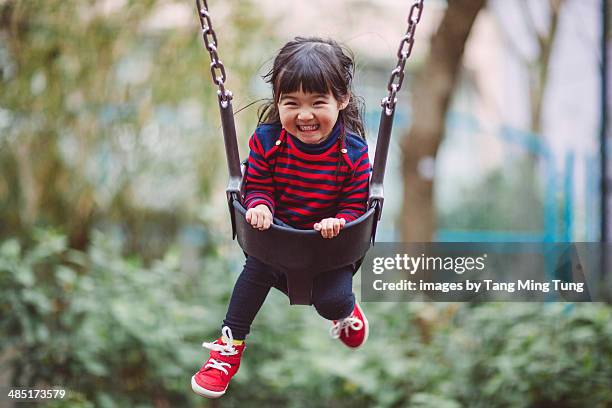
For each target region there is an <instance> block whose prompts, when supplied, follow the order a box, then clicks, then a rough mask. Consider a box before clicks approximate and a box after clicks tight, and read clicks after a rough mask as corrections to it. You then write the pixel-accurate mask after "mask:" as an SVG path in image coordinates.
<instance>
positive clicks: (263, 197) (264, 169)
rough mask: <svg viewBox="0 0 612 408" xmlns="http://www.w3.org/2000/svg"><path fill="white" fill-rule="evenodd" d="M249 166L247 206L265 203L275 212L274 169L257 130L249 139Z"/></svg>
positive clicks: (246, 194) (247, 174) (246, 192)
mask: <svg viewBox="0 0 612 408" xmlns="http://www.w3.org/2000/svg"><path fill="white" fill-rule="evenodd" d="M249 148H250V149H251V151H250V153H249V160H248V168H247V173H246V191H245V199H244V205H245V208H247V209H249V208H253V207H256V206H258V205H259V204H265V205H267V206H268V208H270V211H271V212H272V213H274V181H273V180H272V169H271V168H270V165H269V163H268V162H267V160H266V158H265V150H264V148H263V145H262V143H261V140H260V138H259V136H258V135H257V132H255V133H253V136H251V139H250V140H249Z"/></svg>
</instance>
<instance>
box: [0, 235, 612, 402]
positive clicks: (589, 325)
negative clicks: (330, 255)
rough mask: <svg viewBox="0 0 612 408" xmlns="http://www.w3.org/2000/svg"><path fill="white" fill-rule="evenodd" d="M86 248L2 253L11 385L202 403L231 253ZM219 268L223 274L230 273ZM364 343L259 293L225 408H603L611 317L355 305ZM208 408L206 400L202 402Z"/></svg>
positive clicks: (589, 311)
mask: <svg viewBox="0 0 612 408" xmlns="http://www.w3.org/2000/svg"><path fill="white" fill-rule="evenodd" d="M93 237H94V238H93V241H92V245H91V247H90V249H89V250H88V251H87V252H79V251H74V250H69V249H67V247H66V239H65V237H63V236H61V235H58V234H55V233H53V232H49V231H41V232H39V233H38V234H37V238H36V243H35V245H34V246H33V247H31V248H28V249H24V248H22V246H21V245H20V244H19V243H18V242H16V241H15V240H9V241H6V242H4V243H2V244H1V245H0V315H1V320H0V331H1V332H2V333H3V336H2V338H1V339H0V355H1V356H2V357H1V360H2V361H3V365H4V367H3V368H4V369H3V372H5V373H6V372H9V373H10V374H11V382H12V385H14V386H34V385H36V386H37V387H41V386H50V385H56V386H60V387H63V388H66V389H67V390H69V391H70V397H69V401H70V402H69V403H66V401H64V402H57V403H56V404H55V406H66V405H70V406H80V407H92V406H96V407H98V406H103V407H104V406H126V407H133V406H143V407H144V406H202V404H204V405H205V406H210V405H215V403H212V402H211V401H209V400H204V399H201V398H199V397H197V396H195V395H194V394H193V393H192V392H191V390H190V386H189V378H190V376H191V375H192V374H193V372H194V371H195V370H196V369H197V368H198V366H199V365H200V364H202V362H203V361H204V358H205V356H206V352H205V350H203V349H201V348H200V343H201V342H202V341H203V340H212V339H214V338H216V337H217V336H218V334H219V329H220V322H221V320H222V318H223V316H224V313H225V309H226V307H227V301H228V299H229V296H230V293H231V290H232V286H233V281H234V280H235V278H236V276H237V274H238V272H239V269H240V268H239V265H238V262H241V257H240V256H238V255H240V252H239V250H237V249H236V250H234V249H232V250H231V251H230V252H229V253H230V254H235V255H236V258H235V259H234V258H231V259H224V257H221V255H220V252H219V253H217V252H215V251H208V252H207V253H206V254H203V255H202V258H201V260H200V262H199V264H200V266H201V275H198V276H190V275H189V274H187V273H185V271H184V270H183V268H182V267H181V264H182V263H181V262H182V260H181V254H180V253H179V251H178V250H176V249H172V250H170V251H169V252H168V253H167V254H166V256H165V257H164V258H163V259H161V260H158V261H156V262H154V263H152V264H151V265H149V266H144V265H143V264H142V263H141V262H140V261H139V260H138V258H135V257H125V256H122V255H121V248H120V246H119V245H118V243H117V242H116V241H115V240H113V239H110V238H109V237H107V236H105V235H103V234H100V233H97V234H94V236H93ZM230 271H231V272H230ZM364 308H365V311H366V313H367V314H368V317H369V320H370V324H371V334H370V339H369V341H368V343H367V345H366V346H364V347H363V348H362V349H360V350H358V351H355V350H348V349H345V348H343V346H342V345H341V344H339V342H337V341H334V340H332V339H330V338H329V336H328V335H327V330H328V329H329V323H328V322H326V321H324V320H323V319H321V318H320V317H318V315H317V314H316V312H315V311H314V310H313V309H312V308H307V307H289V305H288V301H287V299H286V297H284V295H282V294H279V293H278V292H275V291H273V292H272V293H271V295H270V296H269V297H268V299H267V301H266V303H265V304H264V306H263V308H262V310H261V312H260V313H259V315H258V316H257V319H256V320H255V323H254V326H253V329H252V334H251V336H250V337H249V339H248V342H247V343H248V347H247V350H246V351H245V356H244V359H243V364H242V366H241V368H240V372H239V374H238V375H237V377H236V378H235V380H233V382H232V384H231V386H230V390H229V392H228V394H227V395H226V396H225V397H224V398H223V399H222V400H220V401H219V404H220V405H222V406H226V407H239V406H240V407H244V406H254V405H257V404H259V405H262V406H278V407H326V406H339V407H353V408H356V407H370V406H376V407H404V406H411V407H448V408H454V407H462V406H470V407H471V406H475V407H490V406H491V407H506V406H508V407H510V406H512V407H514V406H561V407H579V406H580V407H582V406H594V407H604V406H610V405H611V404H612V388H611V387H610V381H611V379H612V342H611V341H610V339H612V311H611V309H610V307H609V306H607V305H603V304H576V305H574V304H523V303H504V304H502V303H498V304H496V303H490V304H483V305H479V306H470V305H466V304H427V303H367V304H365V305H364ZM215 406H216V405H215Z"/></svg>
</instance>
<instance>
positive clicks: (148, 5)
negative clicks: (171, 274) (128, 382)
mask: <svg viewBox="0 0 612 408" xmlns="http://www.w3.org/2000/svg"><path fill="white" fill-rule="evenodd" d="M211 6H212V7H213V10H212V11H213V12H217V15H220V16H221V18H218V19H217V24H218V27H217V29H218V31H220V35H219V38H220V41H221V45H220V54H221V56H222V58H224V62H225V63H226V65H228V66H231V70H230V72H229V80H230V82H229V84H230V86H231V87H232V88H231V89H232V90H234V91H235V92H236V93H239V92H240V91H241V90H243V89H245V88H246V87H248V85H249V84H248V81H249V79H250V77H251V75H252V72H253V71H255V70H256V67H255V66H254V65H255V63H257V61H249V59H248V58H244V57H243V55H244V53H242V54H241V52H240V51H241V50H242V51H244V50H245V48H246V49H248V50H250V49H251V48H252V47H248V45H249V44H248V43H246V42H245V41H244V38H248V37H249V36H252V35H257V32H258V30H264V28H262V27H261V24H258V21H259V14H258V11H257V9H256V8H254V7H253V5H252V3H251V2H240V3H239V4H235V3H232V4H229V3H225V2H223V3H219V2H217V3H216V4H212V5H211ZM186 22H188V24H187V23H186ZM222 25H225V27H223V28H221V27H222ZM226 27H231V34H232V35H226V34H229V33H228V32H229V31H230V30H227V28H226ZM219 29H220V30H219ZM197 32H198V21H197V17H196V13H195V10H194V9H193V5H192V4H189V5H185V4H179V3H171V2H166V1H161V0H148V1H143V2H111V1H102V2H94V3H92V2H89V1H85V0H67V1H58V0H50V1H47V2H44V3H39V2H34V1H15V0H8V1H4V2H1V3H0V38H1V39H2V40H1V41H0V86H1V88H2V92H1V93H0V213H1V214H2V223H1V224H0V237H2V236H4V237H6V236H18V237H27V236H28V235H29V231H31V228H32V227H33V226H41V225H47V226H53V227H55V228H59V229H61V230H63V231H64V232H65V233H66V234H67V235H68V237H69V243H70V246H71V247H73V248H84V247H86V246H87V243H88V241H89V234H90V230H91V226H92V225H94V224H95V223H102V224H105V223H106V224H108V223H110V224H120V225H121V226H122V230H123V232H124V234H125V235H126V247H127V251H128V252H133V251H146V250H147V248H150V247H151V246H150V245H148V244H147V243H146V242H145V243H143V240H144V241H146V240H148V239H150V238H152V237H161V238H160V239H166V240H171V239H173V237H174V233H173V232H174V231H175V230H176V228H177V225H178V224H179V223H180V222H181V220H183V219H185V218H186V217H187V218H189V217H192V218H193V217H194V215H195V214H196V213H197V212H198V211H199V210H200V208H199V207H200V206H201V204H202V201H201V198H202V196H206V198H208V195H210V193H211V189H212V188H213V186H214V185H215V183H216V181H215V180H216V175H217V169H219V170H221V171H222V170H223V167H222V166H219V164H220V162H221V160H222V159H221V156H220V155H219V154H218V152H219V151H220V143H219V142H218V140H219V138H218V133H219V132H218V119H217V115H218V112H217V106H216V98H215V97H214V95H215V91H214V90H213V89H212V82H211V79H210V74H209V69H208V66H209V61H208V54H207V53H206V52H205V51H204V50H203V48H202V41H201V38H200V36H198V35H196V33H197ZM268 37H269V36H268ZM232 51H236V52H232ZM251 52H254V50H251ZM143 197H145V198H146V199H145V198H143ZM151 225H158V227H155V230H154V231H152V230H151V228H149V227H150V226H151ZM164 242H165V241H164ZM161 246H162V247H163V245H161ZM156 253H157V254H159V253H163V248H160V250H157V251H156Z"/></svg>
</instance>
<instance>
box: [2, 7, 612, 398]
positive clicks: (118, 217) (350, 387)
mask: <svg viewBox="0 0 612 408" xmlns="http://www.w3.org/2000/svg"><path fill="white" fill-rule="evenodd" d="M604 2H605V0H529V1H527V0H488V1H486V0H449V1H444V0H426V1H425V12H424V15H423V19H422V21H421V23H420V25H419V27H418V28H417V38H416V45H415V47H414V52H413V55H412V57H411V59H410V60H409V63H408V65H407V70H408V72H407V76H406V79H405V80H404V85H403V88H402V91H401V92H400V95H399V102H398V104H399V105H398V110H397V113H396V118H395V125H394V131H393V136H392V144H391V148H390V155H389V163H388V166H387V173H386V180H385V188H386V190H385V208H384V214H383V219H382V225H381V226H380V230H379V232H378V237H377V238H378V240H379V241H400V240H401V241H431V240H439V241H476V242H490V241H497V242H515V241H520V242H524V241H530V242H570V241H594V242H597V241H602V240H606V241H607V233H606V228H605V224H606V223H607V217H606V214H605V212H602V208H605V207H604V205H603V204H602V203H603V202H604V199H605V197H606V195H607V192H606V190H605V188H604V184H602V183H601V180H602V169H603V166H602V158H603V159H605V155H603V156H602V152H604V153H607V150H605V149H602V146H603V147H605V146H606V144H605V143H604V140H603V138H602V136H604V135H605V126H604V125H605V118H606V115H605V108H602V106H605V101H606V96H605V92H603V90H604V89H605V86H604V85H605V83H606V82H605V75H603V73H604V72H606V69H605V68H606V65H605V58H604V57H605V53H603V52H602V51H603V50H604V49H605V46H606V41H605V39H606V38H608V37H609V32H608V30H607V27H606V25H605V24H604V18H603V17H604V14H605V13H606V12H607V11H604V10H607V7H606V6H607V5H606V4H605V3H604ZM411 4H412V3H411V2H400V1H392V0H345V1H343V2H330V1H323V0H313V1H309V2H305V1H285V2H275V1H273V0H260V1H257V2H256V1H251V0H248V1H247V0H244V1H219V0H209V6H210V10H211V13H212V20H213V26H214V29H215V31H216V32H217V36H218V41H219V54H220V56H221V59H222V61H223V63H224V64H225V66H226V68H227V75H228V81H227V86H228V88H229V89H231V90H232V91H233V93H234V95H235V97H234V100H233V104H234V109H235V111H236V114H235V120H236V125H237V130H238V135H239V144H240V149H241V154H242V157H245V156H246V154H247V153H248V151H247V140H248V137H249V136H250V134H251V132H252V131H253V129H254V127H255V125H256V122H257V115H256V112H257V104H254V105H251V106H249V105H250V104H251V103H252V102H256V101H258V100H260V99H262V98H267V97H269V96H270V90H269V89H268V87H267V85H266V84H265V83H264V82H263V80H262V78H261V76H262V75H263V74H265V73H266V72H267V69H269V67H270V65H271V62H272V58H273V56H274V55H275V52H276V51H277V50H278V49H279V48H280V47H281V46H282V45H283V44H284V43H285V42H286V41H288V40H290V39H291V38H293V37H294V36H296V35H306V36H308V35H317V36H322V37H332V38H334V39H336V40H338V41H340V42H342V43H343V44H345V45H346V46H348V47H349V48H351V49H352V50H353V52H354V53H355V56H356V61H357V74H356V85H355V88H356V92H357V94H359V95H361V96H363V97H364V99H365V101H366V106H367V112H366V126H367V128H368V129H369V134H368V142H369V144H370V151H371V158H372V159H373V152H374V146H375V143H376V134H377V125H378V120H379V115H380V100H381V99H382V98H383V97H384V96H386V94H387V91H386V86H387V81H388V78H389V75H390V72H391V69H393V67H394V66H395V64H396V61H397V57H396V52H397V47H398V45H399V42H400V39H401V36H402V35H403V34H404V33H405V30H406V27H407V24H406V17H407V16H408V12H409V7H410V5H411ZM604 32H605V34H606V35H603V34H602V33H604ZM209 64H210V61H209V57H208V53H207V52H206V51H205V50H204V48H203V42H202V38H201V35H200V29H199V21H198V18H197V13H196V9H195V6H194V4H192V2H175V1H170V0H142V1H138V2H136V1H131V0H99V1H85V0H63V1H56V0H47V1H45V2H38V1H31V0H22V1H18V0H0V81H1V82H0V366H1V367H2V369H1V370H0V386H7V387H8V386H22V387H30V388H44V387H50V386H58V387H61V388H64V389H66V390H68V392H69V397H68V399H66V400H64V401H56V402H52V403H50V404H48V406H77V407H115V406H126V407H135V406H142V407H148V406H154V407H175V406H194V407H195V406H210V407H213V406H224V407H234V406H236V407H237V406H247V407H248V406H253V405H254V404H261V405H264V406H279V407H281V406H282V407H319V406H320V407H326V406H341V407H342V406H351V407H370V406H376V407H404V406H410V407H462V406H482V407H490V406H504V407H506V406H512V407H514V406H517V407H518V406H555V407H574V406H576V407H577V406H594V407H604V406H612V387H611V386H610V384H612V341H611V339H612V309H611V308H610V306H609V305H606V304H595V303H593V304H569V303H546V304H523V303H504V304H497V303H487V304H482V305H479V306H472V305H467V304H454V303H453V304H448V303H444V304H442V303H368V304H365V311H366V313H367V314H368V317H369V320H370V324H371V334H370V339H369V342H368V344H367V345H366V346H365V347H364V348H363V349H362V350H360V351H359V352H354V351H350V350H345V349H343V348H342V346H341V345H340V344H336V343H335V342H334V341H333V340H331V339H330V338H329V336H328V334H327V333H328V329H329V325H328V323H327V322H325V321H323V320H322V319H321V318H319V317H318V315H317V314H316V313H315V312H314V310H312V309H310V308H307V307H304V306H293V307H289V305H288V301H287V299H286V298H285V297H284V296H283V295H282V294H280V293H278V292H273V293H271V294H270V296H269V297H268V300H267V301H266V304H265V305H264V307H263V309H262V310H261V312H260V313H259V315H258V317H257V319H256V320H255V324H254V327H253V330H252V334H251V336H250V337H249V341H248V350H247V351H246V353H245V358H244V360H243V364H242V366H241V369H240V373H239V374H238V375H237V377H236V378H235V379H234V380H233V381H232V384H231V386H230V390H229V392H228V394H227V395H226V396H225V397H224V398H223V399H221V400H217V401H210V400H205V399H202V398H200V397H198V396H196V395H194V394H193V393H192V392H191V389H190V384H189V381H190V377H191V375H192V374H193V372H195V371H196V370H197V369H198V368H199V366H200V365H201V364H202V363H203V362H204V360H205V358H206V356H207V353H206V350H204V349H202V348H201V347H200V343H201V342H202V341H211V340H212V339H214V338H216V337H218V335H219V329H220V324H221V321H222V319H223V317H224V315H225V310H226V306H227V302H228V299H229V296H230V294H231V290H232V287H233V283H234V281H235V279H236V278H237V276H238V274H239V272H240V270H241V265H242V263H243V261H244V257H243V254H242V252H241V250H240V249H239V247H238V245H237V244H236V242H234V241H231V231H230V223H229V217H228V214H227V204H226V199H225V192H224V189H225V184H226V183H227V168H226V162H225V158H224V151H223V145H222V137H221V128H220V119H219V113H218V106H217V98H216V88H215V87H214V86H213V84H212V81H211V78H210V70H209ZM242 108H244V109H242ZM358 289H359V282H358V281H357V283H356V286H355V290H356V292H357V293H358ZM0 401H1V402H0V406H3V404H5V405H7V406H12V405H11V404H10V403H9V402H8V400H7V399H5V400H0Z"/></svg>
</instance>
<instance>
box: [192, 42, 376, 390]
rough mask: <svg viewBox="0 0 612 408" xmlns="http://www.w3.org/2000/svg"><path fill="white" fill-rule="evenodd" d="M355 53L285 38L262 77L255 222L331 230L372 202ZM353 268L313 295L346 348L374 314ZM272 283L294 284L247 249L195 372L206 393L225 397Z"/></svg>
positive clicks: (250, 211)
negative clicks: (365, 305)
mask: <svg viewBox="0 0 612 408" xmlns="http://www.w3.org/2000/svg"><path fill="white" fill-rule="evenodd" d="M353 70H354V68H353V60H352V58H350V57H349V56H347V55H346V54H345V52H344V51H343V49H342V48H341V47H340V46H339V45H338V44H337V43H336V42H335V41H332V40H323V39H319V38H300V37H298V38H295V39H294V40H293V41H290V42H288V43H287V44H285V46H284V47H283V48H281V50H280V51H279V53H278V55H277V56H276V58H275V59H274V64H273V67H272V69H271V70H270V72H269V73H268V74H267V75H266V76H265V77H264V78H265V79H266V82H268V83H270V84H271V85H272V100H271V101H270V102H269V103H268V104H267V105H265V106H264V107H263V109H261V110H260V115H259V125H258V127H257V129H256V130H255V133H254V134H253V136H252V137H251V139H250V141H249V146H250V149H251V152H250V154H249V160H248V169H247V173H246V187H245V196H244V205H245V208H247V213H246V219H247V222H249V223H250V224H251V225H252V226H253V228H257V229H259V230H265V229H267V228H270V225H271V224H272V222H273V214H274V215H275V216H276V217H277V219H279V220H281V221H282V222H283V223H285V224H288V225H289V226H291V227H294V228H301V229H310V228H314V229H315V230H316V231H320V233H321V236H322V237H323V238H328V239H329V238H333V237H335V236H336V235H338V234H339V233H340V231H341V230H342V227H343V226H344V225H345V224H346V222H349V221H352V220H355V219H356V218H358V217H359V216H360V215H362V214H363V213H364V212H365V211H366V202H367V199H368V180H369V173H370V162H369V159H368V146H367V144H366V142H365V140H364V129H363V122H362V118H361V109H360V108H361V104H360V103H359V101H358V100H357V98H356V97H355V96H354V95H353V92H352V79H353ZM352 279H353V267H352V265H347V266H346V267H343V268H340V269H338V270H334V271H325V273H321V274H319V275H318V277H317V278H316V279H315V280H314V282H313V289H312V302H313V304H314V307H315V308H316V310H317V312H318V313H319V314H320V315H321V316H323V317H324V318H325V319H328V320H331V321H332V327H331V331H330V333H331V335H332V337H334V338H339V339H340V340H341V341H342V342H343V343H344V344H346V345H347V346H348V347H352V348H357V347H359V346H361V345H362V344H363V343H364V342H365V341H366V339H367V337H368V321H367V319H366V318H365V315H364V314H363V311H362V310H361V309H360V307H359V305H358V304H357V302H356V301H355V296H354V294H353V291H352ZM271 287H275V288H277V289H279V290H281V291H283V292H284V293H285V294H286V293H287V281H286V278H285V275H284V273H283V271H280V270H276V269H275V268H273V267H271V266H269V265H266V264H264V263H262V262H261V261H259V260H258V259H255V258H253V257H247V260H246V263H245V265H244V269H243V271H242V274H241V275H240V277H239V278H238V280H237V282H236V285H235V286H234V291H233V294H232V298H231V300H230V304H229V307H228V311H227V315H226V317H225V320H224V321H223V328H222V331H221V333H222V336H221V337H220V338H219V339H217V340H216V341H215V342H213V343H204V344H203V346H204V347H205V348H208V349H210V350H211V351H210V358H209V359H208V360H207V361H206V363H204V365H203V366H202V368H201V369H200V370H199V371H198V372H197V373H196V374H195V375H194V376H193V377H192V378H191V387H192V389H193V390H194V392H196V393H197V394H199V395H202V396H205V397H209V398H218V397H220V396H222V395H223V394H224V393H225V391H226V389H227V386H228V384H229V381H230V379H231V378H232V377H233V376H234V374H236V372H237V371H238V367H239V366H240V359H241V357H242V352H243V351H244V348H245V344H244V339H245V338H246V336H247V334H248V333H249V330H250V326H251V323H252V322H253V319H254V318H255V315H256V314H257V312H258V311H259V309H260V307H261V305H262V304H263V302H264V300H265V298H266V296H267V295H268V292H269V291H270V288H271Z"/></svg>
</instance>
